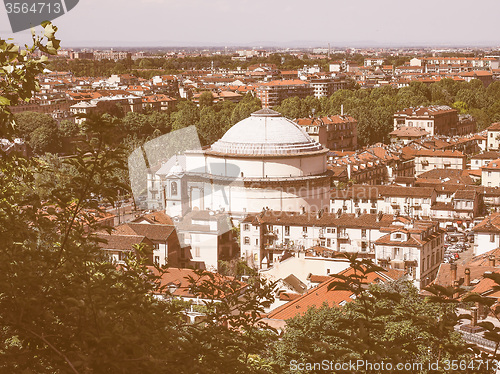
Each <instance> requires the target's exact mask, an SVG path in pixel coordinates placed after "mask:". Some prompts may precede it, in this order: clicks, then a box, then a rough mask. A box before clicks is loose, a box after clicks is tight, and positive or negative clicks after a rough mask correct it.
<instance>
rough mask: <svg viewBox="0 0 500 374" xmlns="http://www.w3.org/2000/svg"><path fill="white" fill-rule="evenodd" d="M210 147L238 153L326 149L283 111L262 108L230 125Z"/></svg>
mask: <svg viewBox="0 0 500 374" xmlns="http://www.w3.org/2000/svg"><path fill="white" fill-rule="evenodd" d="M210 150H211V151H212V152H217V153H224V154H237V155H287V154H297V153H299V154H300V153H308V152H317V151H323V146H322V145H321V144H320V143H318V142H316V141H314V140H313V139H311V137H310V136H309V135H308V134H307V133H306V132H305V131H304V130H303V129H302V128H301V127H300V126H299V125H297V124H296V123H295V122H293V121H290V120H289V119H286V118H285V117H283V116H282V115H281V114H280V113H278V112H275V111H274V110H270V109H261V110H259V111H257V112H254V113H252V114H251V115H250V117H248V118H245V119H244V120H242V121H240V122H238V123H237V124H235V125H234V126H233V127H231V128H230V129H229V130H228V131H227V132H226V133H225V134H224V136H223V137H222V138H221V139H220V140H218V141H217V142H215V143H214V144H213V145H212V147H211V148H210Z"/></svg>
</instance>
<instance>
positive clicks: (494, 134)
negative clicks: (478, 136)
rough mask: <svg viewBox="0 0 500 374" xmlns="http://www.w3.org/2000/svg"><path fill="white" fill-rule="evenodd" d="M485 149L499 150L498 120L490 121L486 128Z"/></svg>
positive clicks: (499, 124) (499, 126)
mask: <svg viewBox="0 0 500 374" xmlns="http://www.w3.org/2000/svg"><path fill="white" fill-rule="evenodd" d="M486 138H487V139H486V149H487V150H488V151H498V150H500V122H495V123H492V124H491V125H490V126H489V127H488V128H487V129H486Z"/></svg>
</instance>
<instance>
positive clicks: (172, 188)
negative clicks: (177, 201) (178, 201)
mask: <svg viewBox="0 0 500 374" xmlns="http://www.w3.org/2000/svg"><path fill="white" fill-rule="evenodd" d="M170 195H171V196H176V195H177V182H172V183H171V184H170Z"/></svg>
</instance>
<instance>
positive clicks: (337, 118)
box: [295, 115, 358, 151]
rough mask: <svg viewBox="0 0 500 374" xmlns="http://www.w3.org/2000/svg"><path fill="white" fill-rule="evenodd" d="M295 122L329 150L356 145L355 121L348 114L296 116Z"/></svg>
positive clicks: (352, 147)
mask: <svg viewBox="0 0 500 374" xmlns="http://www.w3.org/2000/svg"><path fill="white" fill-rule="evenodd" d="M295 122H296V123H297V124H298V125H300V126H301V127H302V128H303V129H304V130H305V131H306V132H307V134H309V136H310V137H311V138H312V139H313V140H315V141H317V142H319V143H321V144H322V145H323V147H325V148H328V149H329V150H331V151H335V150H342V151H344V150H354V149H356V148H357V145H358V135H357V127H358V123H357V121H356V120H355V119H354V118H352V117H349V116H343V115H331V116H326V117H318V118H298V119H296V120H295Z"/></svg>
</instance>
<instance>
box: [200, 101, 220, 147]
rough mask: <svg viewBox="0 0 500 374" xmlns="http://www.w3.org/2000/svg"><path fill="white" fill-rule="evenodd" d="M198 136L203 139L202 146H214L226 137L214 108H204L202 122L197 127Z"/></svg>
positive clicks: (201, 114)
mask: <svg viewBox="0 0 500 374" xmlns="http://www.w3.org/2000/svg"><path fill="white" fill-rule="evenodd" d="M197 130H198V135H199V136H200V138H201V141H202V144H205V145H207V144H212V143H213V142H215V141H216V140H217V139H219V138H220V137H221V136H222V135H224V133H223V132H222V131H223V128H222V127H221V125H220V123H219V120H218V118H217V113H215V110H214V109H213V108H212V107H209V106H208V107H207V106H206V107H204V108H203V109H202V110H201V112H200V121H199V123H198V126H197Z"/></svg>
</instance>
